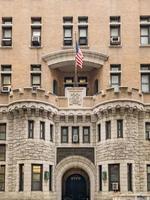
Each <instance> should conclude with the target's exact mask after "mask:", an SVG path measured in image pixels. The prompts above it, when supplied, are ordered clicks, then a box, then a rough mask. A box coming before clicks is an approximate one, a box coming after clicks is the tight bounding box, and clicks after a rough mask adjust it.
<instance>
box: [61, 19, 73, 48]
mask: <svg viewBox="0 0 150 200" xmlns="http://www.w3.org/2000/svg"><path fill="white" fill-rule="evenodd" d="M72 23H73V18H72V17H64V18H63V30H64V40H63V44H64V46H72V44H73V39H72V30H73V24H72Z"/></svg>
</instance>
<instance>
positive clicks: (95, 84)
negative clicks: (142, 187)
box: [94, 79, 98, 94]
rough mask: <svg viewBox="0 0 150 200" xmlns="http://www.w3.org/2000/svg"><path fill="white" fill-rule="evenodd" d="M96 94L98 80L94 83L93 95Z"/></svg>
mask: <svg viewBox="0 0 150 200" xmlns="http://www.w3.org/2000/svg"><path fill="white" fill-rule="evenodd" d="M97 93H98V79H96V80H95V81H94V94H97Z"/></svg>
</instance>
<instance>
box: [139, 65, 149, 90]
mask: <svg viewBox="0 0 150 200" xmlns="http://www.w3.org/2000/svg"><path fill="white" fill-rule="evenodd" d="M141 90H142V92H145V93H147V92H150V64H141Z"/></svg>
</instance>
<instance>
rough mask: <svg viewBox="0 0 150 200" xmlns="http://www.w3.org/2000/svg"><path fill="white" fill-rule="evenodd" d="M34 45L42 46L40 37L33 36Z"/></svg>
mask: <svg viewBox="0 0 150 200" xmlns="http://www.w3.org/2000/svg"><path fill="white" fill-rule="evenodd" d="M32 43H33V45H40V36H39V35H33V36H32Z"/></svg>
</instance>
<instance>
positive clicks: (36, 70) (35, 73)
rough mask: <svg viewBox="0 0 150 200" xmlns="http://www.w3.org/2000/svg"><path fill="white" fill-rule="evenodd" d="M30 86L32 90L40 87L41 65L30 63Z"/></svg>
mask: <svg viewBox="0 0 150 200" xmlns="http://www.w3.org/2000/svg"><path fill="white" fill-rule="evenodd" d="M31 86H32V88H33V90H36V89H37V88H40V87H41V65H31Z"/></svg>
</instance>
